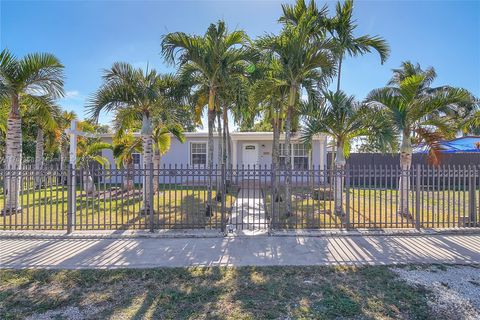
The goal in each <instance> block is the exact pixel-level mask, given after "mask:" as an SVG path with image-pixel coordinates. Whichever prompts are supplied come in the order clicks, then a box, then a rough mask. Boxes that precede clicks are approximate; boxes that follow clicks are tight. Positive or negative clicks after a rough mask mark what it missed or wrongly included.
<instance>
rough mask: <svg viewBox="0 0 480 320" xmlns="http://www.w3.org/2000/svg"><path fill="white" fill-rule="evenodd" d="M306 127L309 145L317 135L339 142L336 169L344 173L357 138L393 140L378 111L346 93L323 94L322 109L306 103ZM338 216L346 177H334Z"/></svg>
mask: <svg viewBox="0 0 480 320" xmlns="http://www.w3.org/2000/svg"><path fill="white" fill-rule="evenodd" d="M302 113H303V114H304V115H305V116H304V118H305V124H304V127H303V129H302V140H303V141H304V142H305V143H310V142H311V141H312V137H313V136H314V135H315V134H319V133H321V134H325V135H327V136H329V137H330V138H332V139H333V140H335V141H336V148H337V153H336V156H335V169H336V170H337V171H338V172H343V171H344V170H345V163H346V161H345V158H346V157H348V155H349V153H350V146H351V143H352V141H353V140H354V139H357V138H361V137H364V138H365V137H370V138H373V139H375V140H377V141H379V142H380V145H385V146H386V145H387V144H389V143H390V142H391V141H392V140H393V132H392V130H390V128H389V126H388V125H387V123H386V122H385V121H384V120H383V118H381V117H379V116H378V113H377V112H376V110H374V109H373V108H371V107H368V106H366V105H362V104H360V103H357V102H356V101H355V98H354V97H353V96H348V95H347V94H346V93H344V92H343V91H336V92H332V91H328V92H324V93H323V103H321V104H320V107H318V106H317V105H313V104H306V105H305V110H304V111H303V112H302ZM334 176H335V181H334V202H335V214H337V215H342V214H343V208H342V199H343V197H342V192H343V177H342V176H341V175H340V174H337V175H334Z"/></svg>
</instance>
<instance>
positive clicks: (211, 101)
mask: <svg viewBox="0 0 480 320" xmlns="http://www.w3.org/2000/svg"><path fill="white" fill-rule="evenodd" d="M214 124H215V89H214V88H210V92H209V95H208V153H207V162H208V172H209V175H208V177H209V178H208V180H209V181H208V186H207V188H208V190H207V204H206V206H205V215H206V216H211V214H212V173H213V172H212V170H213V127H214Z"/></svg>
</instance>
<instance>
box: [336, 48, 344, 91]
mask: <svg viewBox="0 0 480 320" xmlns="http://www.w3.org/2000/svg"><path fill="white" fill-rule="evenodd" d="M342 60H343V55H341V56H340V59H338V77H337V92H338V91H340V77H341V75H342Z"/></svg>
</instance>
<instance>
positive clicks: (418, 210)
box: [415, 163, 421, 230]
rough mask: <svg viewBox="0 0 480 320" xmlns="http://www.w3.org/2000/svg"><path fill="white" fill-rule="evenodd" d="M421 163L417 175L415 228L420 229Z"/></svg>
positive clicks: (418, 165)
mask: <svg viewBox="0 0 480 320" xmlns="http://www.w3.org/2000/svg"><path fill="white" fill-rule="evenodd" d="M420 173H421V169H420V164H419V163H417V170H416V176H415V228H416V229H417V230H420V178H421V176H420Z"/></svg>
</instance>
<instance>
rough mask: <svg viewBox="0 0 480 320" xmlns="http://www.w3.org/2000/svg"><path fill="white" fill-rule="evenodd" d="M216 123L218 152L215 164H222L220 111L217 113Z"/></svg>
mask: <svg viewBox="0 0 480 320" xmlns="http://www.w3.org/2000/svg"><path fill="white" fill-rule="evenodd" d="M217 124H218V131H217V137H218V142H217V147H218V154H217V165H220V164H222V160H223V144H222V115H221V114H220V112H218V113H217Z"/></svg>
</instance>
